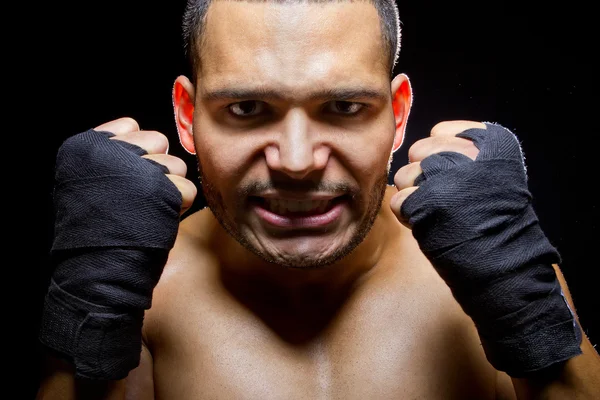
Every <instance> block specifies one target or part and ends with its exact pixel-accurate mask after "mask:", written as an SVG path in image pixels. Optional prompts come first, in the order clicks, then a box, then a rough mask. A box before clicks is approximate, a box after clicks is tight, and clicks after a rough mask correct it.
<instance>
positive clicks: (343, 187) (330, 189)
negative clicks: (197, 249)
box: [236, 180, 360, 198]
mask: <svg viewBox="0 0 600 400" xmlns="http://www.w3.org/2000/svg"><path fill="white" fill-rule="evenodd" d="M273 190H275V191H277V190H280V191H285V192H291V193H298V194H307V193H312V192H314V193H346V194H348V195H350V196H351V197H355V196H356V195H357V194H358V193H359V191H360V189H359V188H358V187H356V186H355V185H352V184H350V183H347V182H325V181H317V182H315V181H310V180H303V181H300V180H285V181H266V182H249V183H246V184H243V185H241V186H240V187H239V188H238V190H237V191H236V192H237V195H238V196H239V197H238V198H245V197H248V196H258V195H259V194H261V193H264V192H266V191H273Z"/></svg>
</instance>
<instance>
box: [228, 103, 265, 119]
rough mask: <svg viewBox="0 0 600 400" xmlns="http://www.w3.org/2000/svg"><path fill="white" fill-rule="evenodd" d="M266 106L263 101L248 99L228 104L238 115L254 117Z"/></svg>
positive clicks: (232, 111) (230, 109)
mask: <svg viewBox="0 0 600 400" xmlns="http://www.w3.org/2000/svg"><path fill="white" fill-rule="evenodd" d="M264 107H265V104H264V103H263V102H261V101H256V100H246V101H241V102H239V103H233V104H230V105H229V106H228V108H229V111H231V113H233V114H234V115H236V116H238V117H253V116H255V115H258V114H260V113H261V112H262V111H263V109H264Z"/></svg>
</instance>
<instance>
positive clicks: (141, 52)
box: [9, 0, 600, 398]
mask: <svg viewBox="0 0 600 400" xmlns="http://www.w3.org/2000/svg"><path fill="white" fill-rule="evenodd" d="M440 3H442V4H436V3H434V2H423V1H410V2H409V1H406V2H400V3H399V10H400V17H401V20H402V28H403V35H402V51H401V55H400V59H399V64H398V66H397V68H396V72H405V73H407V74H408V76H409V77H410V78H411V82H412V85H413V90H414V105H413V110H412V113H411V115H410V118H409V124H408V130H407V138H406V140H405V143H404V146H403V148H402V149H401V150H399V151H398V152H397V155H396V159H395V162H394V168H393V169H392V172H393V171H395V170H396V169H397V168H398V167H399V166H401V165H403V164H404V163H405V162H406V159H407V157H406V151H407V149H408V147H410V145H411V144H412V143H414V141H416V140H418V139H420V138H423V137H426V136H427V135H428V132H429V129H431V127H432V126H433V125H435V124H436V123H437V122H440V121H443V120H451V119H471V120H483V121H494V122H499V123H501V124H502V125H504V126H506V127H508V128H510V129H512V130H513V132H515V133H516V134H517V135H518V136H519V138H520V139H521V141H522V145H523V149H524V152H525V156H526V159H527V165H528V172H529V177H530V190H531V192H532V193H533V195H534V205H535V207H536V210H537V212H538V215H539V217H540V221H541V224H542V227H543V228H544V230H545V231H546V233H547V235H548V236H549V238H550V240H551V241H552V243H553V244H554V245H555V246H556V247H557V248H558V249H559V251H560V252H561V254H562V257H563V263H562V268H563V272H564V274H565V276H566V278H567V282H568V283H569V287H570V289H571V292H572V295H573V297H574V301H575V306H576V308H577V311H578V314H579V316H580V320H581V322H582V325H583V327H584V330H585V331H586V332H587V334H588V336H589V337H590V339H591V341H592V343H594V344H595V343H597V342H598V341H599V340H600V330H599V327H598V322H599V318H598V316H597V308H598V300H597V296H596V292H597V289H596V285H597V282H598V281H597V279H596V278H595V269H596V268H598V262H597V260H596V257H595V251H594V250H595V248H594V247H593V246H595V245H596V241H597V237H598V213H597V204H598V201H597V200H596V197H595V195H594V194H593V193H594V192H595V188H596V186H597V185H598V178H597V174H596V164H597V163H596V159H597V155H596V153H597V151H596V149H597V147H598V139H597V138H598V122H597V114H598V110H597V109H598V102H597V100H596V98H595V94H596V88H597V86H596V80H595V79H596V78H595V76H594V72H595V71H594V70H595V68H596V66H597V64H595V63H594V62H593V60H594V57H595V55H594V52H596V51H597V50H596V49H597V44H596V40H597V37H596V36H597V35H595V32H594V29H593V24H592V23H591V22H592V21H591V19H592V17H591V15H592V13H591V11H590V10H587V9H585V8H584V7H581V6H578V5H577V4H578V3H577V2H570V3H569V5H568V6H566V7H568V8H564V7H565V6H564V5H563V8H561V9H553V8H550V7H549V6H536V5H535V4H533V3H530V2H527V3H526V2H511V1H509V2H497V3H489V2H479V3H468V2H440ZM28 4H30V3H28ZM523 4H525V5H526V7H524V6H523ZM542 4H549V3H542ZM184 5H185V2H184V1H170V2H148V1H139V0H134V1H127V2H124V1H115V0H109V1H102V2H77V3H62V4H60V3H58V2H45V3H43V4H40V5H35V3H32V4H31V8H32V9H31V10H29V11H30V12H32V13H33V14H34V15H35V23H31V24H30V26H29V29H30V30H31V31H32V33H33V35H32V36H31V37H32V38H33V39H27V38H24V39H19V40H20V41H22V42H21V43H22V46H21V47H22V52H23V53H25V54H26V56H25V58H24V60H26V61H27V62H26V63H24V64H27V65H28V70H27V71H28V75H27V76H26V77H25V78H26V79H25V78H24V79H23V80H26V81H27V82H28V85H27V87H26V88H25V87H24V88H22V91H23V92H22V93H20V94H21V95H23V97H24V100H18V101H19V102H20V104H19V109H20V111H21V112H23V114H25V115H24V116H20V117H19V118H21V119H20V120H19V121H18V123H19V125H20V126H22V127H26V128H25V129H21V130H19V133H20V134H19V136H18V140H19V147H18V148H17V150H19V149H20V150H22V155H23V158H22V159H21V161H20V163H21V165H23V163H25V166H26V167H27V168H29V169H28V170H27V171H26V172H25V174H24V177H23V179H24V180H25V181H26V185H25V186H26V188H27V192H26V193H25V195H23V198H25V200H26V201H25V204H24V207H25V209H26V210H27V212H25V213H24V216H22V220H21V223H22V225H25V226H26V229H27V233H26V234H27V239H26V243H27V244H28V248H27V254H24V253H19V254H22V255H23V256H22V258H27V260H29V261H28V265H31V268H29V269H27V275H28V277H27V282H32V280H34V281H35V284H31V283H29V284H27V285H24V286H26V287H27V288H28V289H29V290H28V291H27V290H25V291H22V292H20V296H21V297H20V298H21V299H23V300H24V301H22V302H21V303H20V304H24V305H25V306H26V307H27V309H26V310H25V312H24V313H23V315H25V316H26V317H25V318H26V323H25V324H20V325H19V326H24V327H25V328H24V330H23V332H24V333H23V335H21V337H22V338H25V339H26V342H27V343H26V345H25V347H24V348H25V349H26V350H28V351H26V352H25V354H23V355H21V356H20V361H21V362H24V365H23V369H21V370H24V371H26V372H25V374H21V375H22V376H25V377H26V378H27V379H26V381H25V382H24V385H25V386H24V389H23V392H22V393H23V394H24V395H25V398H27V397H29V396H33V393H34V392H35V390H36V388H37V384H38V372H39V355H40V348H39V345H38V344H37V341H36V334H37V327H38V320H39V315H40V308H41V304H42V303H41V301H42V296H43V292H44V291H45V288H46V285H47V279H48V272H49V265H48V258H47V254H48V250H49V247H50V244H51V236H52V218H53V217H52V208H51V188H52V174H53V162H54V157H55V154H56V150H57V149H58V146H59V145H60V143H61V142H62V141H63V140H64V139H65V138H66V137H68V136H70V135H72V134H75V133H78V132H81V131H83V130H86V129H88V128H91V127H94V126H96V125H98V124H100V123H102V122H106V121H108V120H111V119H114V118H118V117H122V116H130V117H133V118H135V119H137V120H138V122H139V123H140V125H141V127H142V128H143V129H149V130H158V131H161V132H163V133H165V134H166V135H168V137H169V138H170V140H171V151H170V152H171V154H175V155H178V156H181V157H182V158H183V159H184V160H185V161H186V162H187V163H188V166H189V168H188V170H189V178H190V179H192V180H194V181H196V176H195V164H194V163H195V160H194V159H193V157H192V156H190V155H188V154H187V153H184V152H183V151H182V150H181V148H180V147H179V143H178V140H177V135H176V131H175V124H174V119H173V111H172V104H171V88H172V84H173V81H174V79H175V78H176V77H177V75H179V74H189V70H188V66H187V62H186V60H185V57H184V53H183V45H182V40H181V36H180V18H181V14H182V12H183V8H184ZM15 35H16V36H19V35H20V33H19V32H17V31H15ZM240 40H243V38H240ZM23 50H24V51H23ZM9 78H10V77H9ZM27 201H28V202H27ZM200 201H201V200H200ZM27 218H29V219H27ZM29 263H30V264H29ZM31 271H35V273H34V276H32V274H31ZM29 350H31V351H29Z"/></svg>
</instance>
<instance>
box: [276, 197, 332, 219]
mask: <svg viewBox="0 0 600 400" xmlns="http://www.w3.org/2000/svg"><path fill="white" fill-rule="evenodd" d="M265 204H266V208H267V209H268V210H269V211H271V212H273V213H275V214H280V215H283V214H287V213H297V212H318V213H323V212H324V211H325V210H326V209H327V207H328V206H329V205H330V204H331V200H302V201H300V200H281V199H265Z"/></svg>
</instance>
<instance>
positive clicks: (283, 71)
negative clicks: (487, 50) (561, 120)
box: [38, 2, 598, 399]
mask: <svg viewBox="0 0 600 400" xmlns="http://www.w3.org/2000/svg"><path fill="white" fill-rule="evenodd" d="M331 21H336V23H335V24H333V23H330V22H331ZM348 26H352V27H355V28H354V29H347V28H346V27H348ZM206 35H207V36H206V46H205V47H204V48H203V50H202V51H203V53H202V55H203V69H202V71H198V75H197V77H196V81H197V84H196V85H195V86H194V85H192V84H191V82H190V80H189V79H188V78H187V77H184V76H181V77H178V78H177V80H176V82H175V85H174V88H173V104H174V109H175V117H176V124H177V128H178V132H179V138H180V142H181V144H182V145H183V146H184V148H185V149H186V150H188V151H189V152H190V153H194V154H196V155H197V157H198V159H199V164H200V170H201V171H200V172H201V178H202V180H203V189H202V190H204V192H205V194H206V195H207V199H208V201H209V205H210V208H205V209H204V210H201V211H199V212H196V213H194V214H193V215H191V216H189V217H187V218H186V219H184V220H183V221H182V223H181V225H180V231H179V235H178V238H177V241H176V243H175V246H174V248H173V249H172V251H171V253H170V256H169V260H168V262H167V265H166V266H165V269H164V272H163V275H162V276H161V279H160V282H159V283H158V285H157V287H156V288H155V291H154V295H153V302H152V308H151V309H150V310H148V312H147V313H146V317H145V320H144V329H143V336H144V347H143V351H142V361H141V364H140V366H139V367H138V368H137V369H135V370H133V371H132V372H131V373H130V375H129V377H128V378H126V379H125V380H123V381H120V382H111V383H109V384H108V385H104V386H103V387H102V388H101V390H100V389H98V387H97V386H102V385H96V386H94V385H93V384H92V385H91V389H90V387H84V386H86V385H90V383H89V382H88V383H86V385H84V384H83V383H82V382H74V381H73V379H72V371H71V370H70V367H69V365H68V364H66V363H60V362H58V363H53V364H51V365H50V366H49V373H48V378H47V379H45V380H44V382H43V384H42V388H41V390H40V394H39V396H38V398H62V399H65V398H67V399H68V398H93V397H94V396H92V395H87V396H89V397H86V396H84V395H83V393H84V390H87V393H94V394H95V395H97V396H98V398H118V399H120V398H131V399H152V398H156V399H232V398H235V399H390V398H398V399H511V398H513V399H514V398H517V397H516V392H515V389H514V386H513V383H514V384H515V385H516V388H517V391H518V393H519V395H520V396H519V398H523V399H528V398H536V396H542V395H544V396H547V398H561V399H564V398H577V397H576V396H571V395H572V394H574V393H575V394H576V392H579V393H580V394H582V395H581V397H580V398H592V397H591V396H590V397H585V394H586V393H585V392H586V391H587V394H588V395H589V394H591V393H593V390H595V389H597V387H596V388H594V387H593V383H592V384H590V383H589V382H593V380H592V379H591V377H592V376H593V375H592V373H594V371H598V357H597V354H596V353H595V352H594V350H593V348H592V347H591V344H590V343H589V341H588V340H587V338H585V339H584V342H583V344H582V349H583V350H584V355H582V356H579V357H576V358H575V359H573V360H570V361H569V362H568V363H567V364H566V366H565V369H564V370H561V372H560V374H559V376H558V377H557V378H555V379H553V380H552V381H550V382H548V381H547V380H543V379H540V380H539V381H536V382H533V381H532V380H523V381H519V382H513V381H512V380H511V378H509V377H508V376H506V375H505V374H503V373H499V372H498V371H496V370H495V369H494V368H493V367H492V366H491V365H490V364H489V363H488V362H487V360H486V358H485V354H484V353H483V350H482V348H481V344H480V341H479V337H478V335H477V330H476V328H475V326H474V324H473V323H472V321H471V320H470V318H468V317H467V316H466V315H465V314H464V312H463V311H462V309H461V308H460V306H459V305H458V304H457V303H456V301H455V300H454V298H453V297H452V295H451V292H450V290H449V288H448V287H447V285H446V284H445V283H444V282H443V280H442V279H441V278H440V277H439V275H437V273H436V272H435V270H434V269H433V268H432V266H431V264H430V263H429V262H428V260H427V259H426V258H425V257H424V256H423V254H422V253H421V252H420V250H419V247H418V244H417V243H416V241H415V240H414V238H413V236H412V233H411V231H410V227H409V226H407V225H406V223H405V222H404V221H403V220H402V217H401V216H400V215H399V213H398V210H399V209H400V206H401V203H402V201H403V200H404V199H405V198H406V197H407V196H408V195H410V193H412V192H413V191H414V190H418V188H416V187H414V186H413V182H414V178H415V177H416V176H417V175H418V174H419V171H420V169H419V168H420V167H419V162H420V161H421V160H422V159H423V158H424V157H426V156H427V155H429V154H432V153H434V152H438V151H459V152H461V153H463V154H466V155H467V156H469V157H472V158H474V157H475V156H476V154H477V149H476V148H475V147H474V145H473V144H472V143H471V142H469V141H468V140H465V139H459V138H456V137H455V135H456V134H458V133H459V132H461V131H463V130H465V129H467V128H469V127H472V126H481V124H480V123H479V122H472V121H451V122H445V123H442V124H439V125H437V126H436V127H434V129H433V130H432V133H431V137H429V138H427V139H423V140H421V141H419V142H417V143H415V144H414V145H413V146H412V147H411V149H410V151H409V154H410V160H411V163H410V164H408V165H407V166H405V167H403V168H401V169H400V170H399V171H398V173H397V174H396V175H395V179H394V182H395V185H396V187H390V186H387V185H385V184H384V185H382V184H381V180H380V177H381V176H384V175H386V174H387V172H388V168H389V161H390V156H391V154H392V152H393V151H394V150H396V149H397V148H398V147H399V146H400V145H401V144H402V142H403V139H404V131H405V128H406V123H407V118H408V115H409V113H410V107H411V101H412V92H411V87H410V82H409V80H408V78H407V77H406V76H405V75H402V74H400V75H398V76H397V77H395V78H394V80H393V81H392V82H391V83H390V82H389V78H388V72H387V68H386V67H385V63H384V62H383V58H382V57H383V55H382V51H381V49H382V44H381V42H380V31H379V21H378V19H377V13H376V11H375V9H374V8H373V7H372V6H371V5H369V4H367V3H360V2H359V3H332V4H325V5H318V4H288V5H277V4H270V3H250V4H249V3H241V2H216V3H213V4H212V5H211V8H210V10H209V14H208V24H207V28H206ZM340 88H343V89H348V88H351V89H356V88H361V89H367V90H368V91H369V92H370V93H374V94H379V95H380V96H379V97H377V96H375V97H368V96H367V97H365V96H364V95H361V96H362V97H361V96H358V97H350V98H347V97H340V95H339V93H338V94H336V95H335V96H333V97H331V96H330V97H323V96H322V94H323V91H327V90H330V91H332V90H334V89H336V90H337V89H340ZM257 89H261V90H262V93H260V92H258V91H257ZM233 90H235V91H238V92H240V91H242V90H249V91H253V92H254V93H253V94H252V95H249V96H248V95H240V94H239V93H238V94H232V93H231V92H232V91H233ZM226 92H227V93H229V94H228V95H227V97H224V98H223V97H221V98H218V99H217V97H218V96H216V95H215V94H219V93H220V94H223V93H226ZM317 95H318V96H317ZM248 100H254V101H258V102H260V104H262V105H260V106H257V107H264V108H253V107H252V105H251V104H248V103H245V104H241V102H244V101H248ZM336 101H338V102H339V101H349V102H357V103H364V104H367V105H368V106H369V107H367V108H366V109H364V110H363V111H365V112H364V113H362V114H357V115H356V116H354V117H348V116H343V115H339V113H337V112H332V110H336V111H339V110H338V109H337V108H336V107H335V106H336V104H335V102H336ZM332 103H334V104H332ZM337 105H340V104H337ZM342 105H343V104H342ZM254 106H256V105H254ZM341 108H342V109H346V108H345V107H341ZM257 109H258V110H262V111H264V113H259V116H257V117H253V118H252V119H241V118H236V117H235V116H234V115H233V114H232V113H231V112H237V111H243V110H246V111H248V110H251V111H252V112H254V111H256V110H257ZM108 125H109V126H108V127H106V126H105V127H104V128H105V130H111V131H115V130H117V131H119V132H120V134H119V135H118V136H117V138H115V139H117V140H119V139H120V140H127V141H130V142H132V143H135V144H138V145H141V146H142V147H144V148H146V149H149V150H150V151H149V153H150V154H149V155H148V156H146V157H151V158H153V159H155V160H156V161H158V162H161V163H163V164H165V165H167V166H168V167H169V169H170V172H171V174H170V175H169V177H170V178H171V179H172V180H173V182H174V183H175V184H176V185H177V187H178V188H179V189H180V190H181V192H182V194H183V197H184V203H185V204H187V205H188V207H189V205H190V204H191V201H192V200H193V198H194V196H195V195H196V192H195V188H194V187H193V185H192V184H191V182H189V181H188V180H186V179H185V178H184V176H185V172H184V169H182V166H181V163H180V162H179V161H177V160H176V159H174V157H171V156H167V155H166V154H164V153H165V152H166V144H165V142H164V137H163V136H164V135H162V134H160V133H158V132H148V131H144V132H139V127H138V126H137V124H136V123H135V121H133V120H130V119H122V120H117V121H112V122H110V123H108ZM323 182H324V183H326V185H321V186H319V184H320V183H323ZM190 185H191V186H190ZM257 188H258V189H257ZM334 188H336V189H334ZM335 190H338V191H339V193H338V192H335V194H336V195H337V194H352V195H354V200H348V201H347V203H346V204H345V205H344V206H343V211H342V216H341V217H340V219H339V221H338V223H337V224H336V225H335V226H333V227H332V228H331V229H330V230H328V231H326V232H312V231H309V232H302V233H301V234H296V235H283V234H281V233H280V232H276V231H274V230H272V229H269V228H266V227H265V226H264V224H262V223H261V222H260V220H259V219H258V218H257V217H256V215H255V213H254V212H253V211H252V208H250V207H249V205H248V204H249V203H248V202H247V198H248V195H258V194H261V195H267V194H268V195H277V196H281V197H290V196H292V195H294V196H298V195H299V194H302V195H303V196H305V197H310V196H314V195H316V194H323V193H326V194H332V192H334V191H335ZM378 190H382V191H383V197H382V198H381V199H378V196H377V193H379V192H378ZM253 191H254V192H253ZM290 192H292V193H290ZM379 201H381V207H378V204H379ZM371 215H373V216H374V218H373V219H372V227H371V229H368V228H369V223H370V221H371V218H370V216H371ZM363 236H364V237H363ZM236 239H237V240H236ZM360 239H362V240H360ZM354 242H359V243H358V244H357V243H354ZM348 250H349V251H350V252H349V253H348V254H347V255H346V256H345V257H343V258H339V255H336V252H338V251H341V252H342V253H344V252H347V251H348ZM269 261H277V263H273V262H269ZM557 273H559V277H561V279H562V275H560V271H559V270H558V269H557ZM561 282H562V283H563V287H564V291H565V293H567V294H568V289H567V287H566V283H564V280H561ZM586 371H588V372H586ZM590 371H591V372H590ZM596 373H597V372H596ZM582 382H583V384H582ZM533 383H536V384H537V385H534V384H533ZM565 393H566V394H567V396H566V397H565ZM559 395H560V396H563V397H558V396H559ZM553 396H555V397H553Z"/></svg>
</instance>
